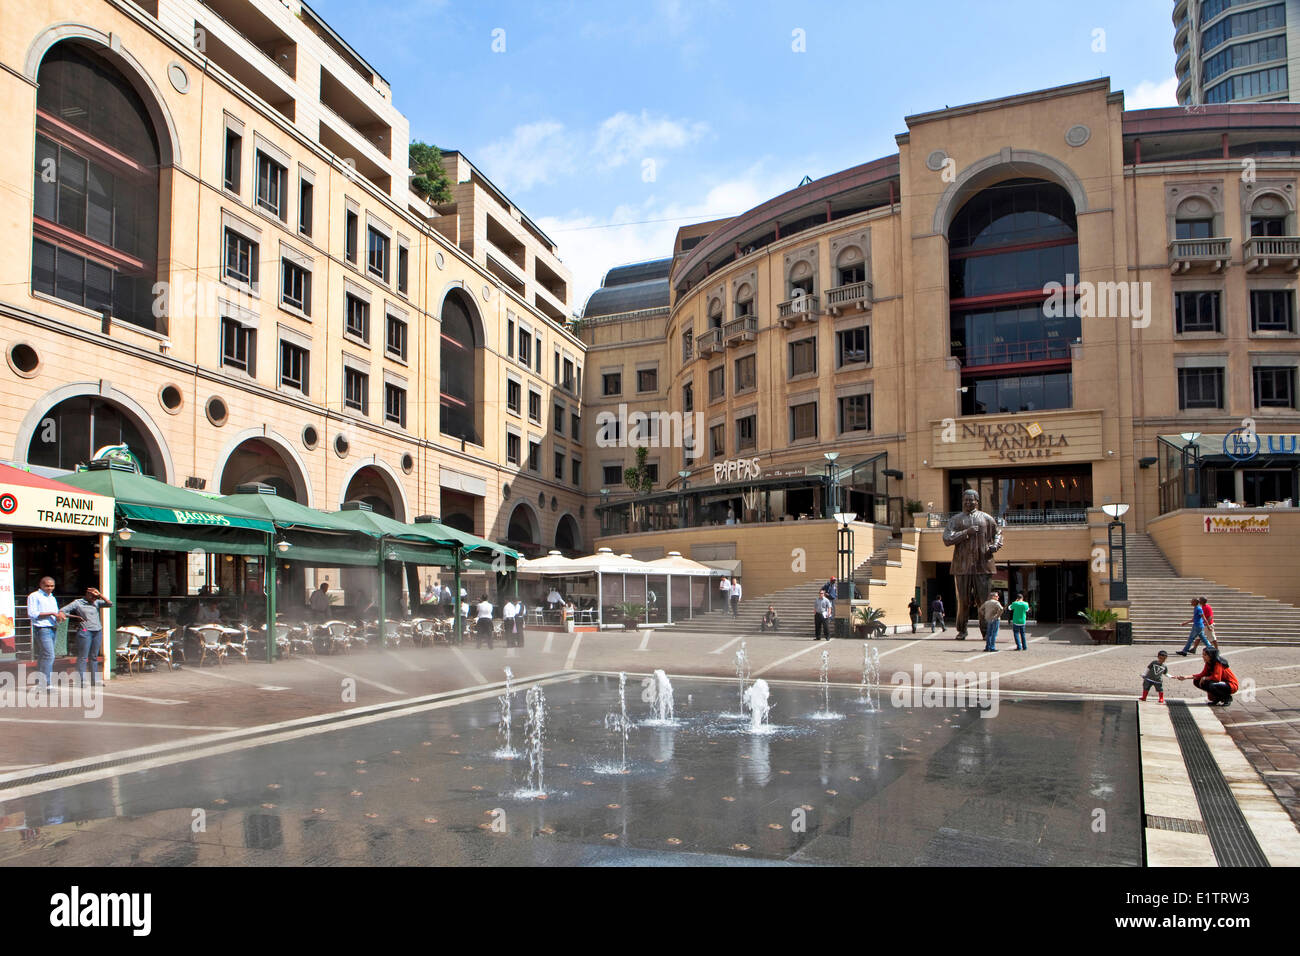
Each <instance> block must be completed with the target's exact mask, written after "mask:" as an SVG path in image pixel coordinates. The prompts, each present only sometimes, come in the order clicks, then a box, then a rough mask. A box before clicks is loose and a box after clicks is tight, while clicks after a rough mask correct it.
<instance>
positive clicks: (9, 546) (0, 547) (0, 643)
mask: <svg viewBox="0 0 1300 956" xmlns="http://www.w3.org/2000/svg"><path fill="white" fill-rule="evenodd" d="M13 652H14V539H13V535H11V534H5V533H0V654H12V653H13Z"/></svg>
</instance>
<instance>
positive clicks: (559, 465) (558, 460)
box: [555, 451, 564, 481]
mask: <svg viewBox="0 0 1300 956" xmlns="http://www.w3.org/2000/svg"><path fill="white" fill-rule="evenodd" d="M555 480H556V481H563V480H564V452H562V451H557V452H556V453H555Z"/></svg>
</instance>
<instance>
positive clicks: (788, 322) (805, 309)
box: [776, 295, 822, 329]
mask: <svg viewBox="0 0 1300 956" xmlns="http://www.w3.org/2000/svg"><path fill="white" fill-rule="evenodd" d="M821 315H822V305H821V300H820V299H818V298H817V296H815V295H797V296H795V297H794V298H793V299H788V300H786V301H785V302H782V303H780V304H779V305H778V306H777V307H776V318H777V321H778V322H780V323H781V325H782V327H784V328H787V329H788V328H790V326H792V325H794V324H795V323H797V322H816V321H817V320H818V319H819V318H821Z"/></svg>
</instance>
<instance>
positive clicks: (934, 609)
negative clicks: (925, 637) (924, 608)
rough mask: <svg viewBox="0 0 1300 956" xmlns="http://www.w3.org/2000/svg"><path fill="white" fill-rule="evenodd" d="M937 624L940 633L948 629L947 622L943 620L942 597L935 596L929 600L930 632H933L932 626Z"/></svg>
mask: <svg viewBox="0 0 1300 956" xmlns="http://www.w3.org/2000/svg"><path fill="white" fill-rule="evenodd" d="M936 624H937V625H939V633H940V634H942V633H943V632H944V631H946V630H948V626H947V624H945V623H944V620H943V598H941V597H937V598H935V599H934V600H933V601H931V602H930V633H931V634H933V633H934V626H935V625H936Z"/></svg>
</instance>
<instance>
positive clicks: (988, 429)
mask: <svg viewBox="0 0 1300 956" xmlns="http://www.w3.org/2000/svg"><path fill="white" fill-rule="evenodd" d="M933 426H934V433H933V434H934V445H933V457H932V458H931V459H930V460H931V462H932V463H933V464H934V466H935V467H937V468H949V467H954V466H960V465H981V464H983V465H987V464H990V463H999V462H1000V463H1010V462H1014V463H1016V464H1020V463H1026V464H1030V463H1037V462H1040V461H1042V462H1047V461H1050V462H1052V463H1056V462H1066V461H1095V460H1097V459H1098V458H1100V457H1101V455H1102V447H1101V412H1099V411H1087V412H1066V413H1060V412H1039V413H1037V414H1036V415H1034V416H1033V417H1030V416H1029V415H1025V414H1019V415H1015V416H1010V415H1004V416H996V415H980V416H979V417H978V419H975V418H964V419H952V418H946V419H944V420H942V421H938V422H934V423H933Z"/></svg>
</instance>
